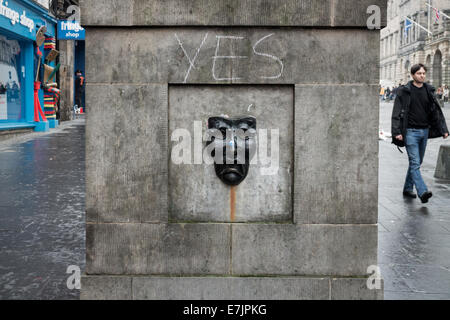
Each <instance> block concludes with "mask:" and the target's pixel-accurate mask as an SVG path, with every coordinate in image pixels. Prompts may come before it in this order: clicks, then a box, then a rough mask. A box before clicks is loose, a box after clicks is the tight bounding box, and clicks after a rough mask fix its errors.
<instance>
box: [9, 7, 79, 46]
mask: <svg viewBox="0 0 450 320" xmlns="http://www.w3.org/2000/svg"><path fill="white" fill-rule="evenodd" d="M0 1H1V0H0ZM84 37H85V30H84V29H83V27H82V26H80V23H79V22H77V21H64V20H59V21H58V39H59V40H84Z"/></svg>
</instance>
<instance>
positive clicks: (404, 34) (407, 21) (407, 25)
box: [403, 19, 412, 38]
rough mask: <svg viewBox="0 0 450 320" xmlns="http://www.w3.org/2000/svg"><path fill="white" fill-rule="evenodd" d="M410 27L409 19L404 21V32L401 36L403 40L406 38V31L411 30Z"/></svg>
mask: <svg viewBox="0 0 450 320" xmlns="http://www.w3.org/2000/svg"><path fill="white" fill-rule="evenodd" d="M411 26H412V23H411V21H409V19H405V31H404V32H403V36H404V37H405V38H407V37H408V30H409V29H410V28H411Z"/></svg>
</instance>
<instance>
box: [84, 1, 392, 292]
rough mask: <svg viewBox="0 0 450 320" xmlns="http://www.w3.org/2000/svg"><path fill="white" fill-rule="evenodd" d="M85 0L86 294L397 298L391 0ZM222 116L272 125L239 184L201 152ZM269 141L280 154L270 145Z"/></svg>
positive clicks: (266, 127) (259, 128) (259, 127)
mask: <svg viewBox="0 0 450 320" xmlns="http://www.w3.org/2000/svg"><path fill="white" fill-rule="evenodd" d="M80 3H81V9H82V11H81V12H82V18H81V19H82V25H83V26H84V27H85V29H86V77H87V78H88V79H89V82H88V83H87V85H86V101H87V104H88V105H89V112H88V113H87V119H86V270H85V274H84V275H83V277H82V280H81V281H82V283H81V298H82V299H213V300H214V299H245V300H247V299H380V298H382V297H383V287H382V281H381V279H380V277H379V276H378V275H376V274H375V270H376V265H377V239H378V225H377V219H378V114H379V112H378V108H379V102H378V88H379V80H380V79H379V73H378V70H379V50H380V48H379V45H380V30H379V29H369V28H368V27H367V21H368V18H369V17H370V14H371V13H368V9H369V7H370V6H372V8H374V7H373V5H377V6H378V8H380V9H381V11H380V12H381V26H385V25H386V21H385V16H386V1H385V0H361V1H357V2H355V1H353V0H320V1H317V0H314V1H313V0H279V1H266V0H241V1H235V0H192V1H185V0H153V1H144V0H114V1H111V0H82V1H81V2H80ZM369 12H372V14H373V12H375V15H376V12H377V10H374V11H372V10H369ZM349 102H351V103H349ZM218 115H221V117H230V118H231V117H235V116H242V115H244V116H253V117H254V118H255V119H256V128H257V131H258V137H260V134H262V132H263V130H267V131H264V132H270V133H267V134H268V136H266V137H267V139H262V138H261V139H258V148H259V149H258V156H257V158H255V159H256V161H255V162H254V163H253V162H251V163H250V167H249V171H248V175H247V177H246V178H245V180H244V181H243V182H241V184H239V185H238V186H233V187H230V186H228V185H225V184H224V183H222V181H220V180H219V179H218V177H217V176H216V172H215V166H214V165H212V164H211V163H209V164H208V163H206V162H202V160H201V158H200V162H197V161H196V157H197V156H200V157H201V155H202V150H203V140H202V137H203V133H205V132H206V127H205V123H208V119H210V117H212V116H218ZM176 132H178V133H180V132H183V137H182V140H181V141H179V140H180V139H179V138H177V137H178V136H177V135H176ZM361 132H364V135H361ZM269 134H270V135H269ZM174 135H175V136H174ZM190 137H192V138H193V144H192V140H191V139H190ZM198 137H199V138H198ZM184 139H187V140H186V145H187V148H188V151H187V153H186V154H188V155H189V156H188V157H187V159H188V161H187V162H182V163H178V162H176V161H174V156H175V157H177V156H179V153H178V151H176V150H178V149H179V148H178V147H179V143H181V142H182V141H183V142H184V141H185V140H184ZM197 139H199V140H200V141H198V140H197ZM196 140H197V142H196ZM264 140H265V142H263V141H264ZM273 141H275V143H274V142H273ZM191 146H193V152H192V154H191V153H190V151H189V150H190V148H191ZM264 146H267V147H268V150H270V152H269V151H267V152H269V153H270V155H271V156H275V158H276V159H277V160H274V162H271V159H272V157H271V158H270V161H269V162H268V163H264V162H265V161H259V160H258V159H263V158H264V157H263V156H264V155H268V153H267V152H264V151H261V150H264V149H261V148H264ZM197 147H200V148H199V149H197ZM277 148H278V149H277ZM183 150H184V149H183ZM183 155H184V151H183ZM277 155H279V158H277ZM275 158H274V159H275ZM190 161H192V162H190ZM271 164H274V166H272V165H271ZM271 168H272V169H275V170H274V171H271V170H269V172H267V170H266V169H271ZM369 276H371V277H370V278H371V279H369ZM372 280H373V281H372ZM368 283H369V285H368Z"/></svg>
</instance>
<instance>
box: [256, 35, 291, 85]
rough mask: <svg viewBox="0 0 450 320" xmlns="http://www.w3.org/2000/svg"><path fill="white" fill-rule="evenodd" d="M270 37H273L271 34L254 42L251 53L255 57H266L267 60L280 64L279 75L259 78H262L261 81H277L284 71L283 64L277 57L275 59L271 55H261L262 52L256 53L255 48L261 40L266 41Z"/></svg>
mask: <svg viewBox="0 0 450 320" xmlns="http://www.w3.org/2000/svg"><path fill="white" fill-rule="evenodd" d="M271 36H273V33H271V34H268V35H267V36H265V37H262V38H261V39H259V40H258V41H256V43H255V45H254V46H253V52H254V53H255V54H256V55H258V56H263V57H268V58H270V59H273V60H275V61H276V62H278V63H279V64H280V67H281V68H280V73H278V74H277V75H276V76H270V77H261V78H263V79H278V78H279V77H281V75H282V74H283V69H284V65H283V62H282V61H281V60H280V59H279V58H278V57H275V56H273V55H271V54H268V53H262V52H258V51H256V49H255V48H256V46H257V45H258V44H260V43H261V42H262V41H263V40H265V39H267V38H269V37H271Z"/></svg>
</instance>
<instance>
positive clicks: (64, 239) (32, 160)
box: [0, 102, 450, 299]
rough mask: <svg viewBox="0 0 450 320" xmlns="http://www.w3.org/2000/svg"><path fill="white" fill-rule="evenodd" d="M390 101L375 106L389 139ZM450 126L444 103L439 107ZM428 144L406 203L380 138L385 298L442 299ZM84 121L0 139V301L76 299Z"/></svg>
mask: <svg viewBox="0 0 450 320" xmlns="http://www.w3.org/2000/svg"><path fill="white" fill-rule="evenodd" d="M392 106H393V104H392V103H384V102H383V103H381V105H380V128H381V129H383V130H384V131H388V132H390V115H391V111H392ZM444 113H445V115H446V118H447V123H448V124H449V125H450V105H447V106H446V107H445V108H444ZM442 143H446V144H449V143H450V139H448V140H443V139H433V140H430V141H429V144H428V148H427V153H426V155H425V160H424V164H423V169H422V172H423V175H424V179H425V181H426V183H427V184H428V186H429V188H430V189H431V190H432V191H433V197H432V198H431V199H430V201H429V203H427V204H425V205H422V204H421V203H420V201H419V200H417V199H416V200H413V199H411V200H405V199H403V197H402V194H401V192H402V186H403V181H404V177H405V175H406V169H407V166H408V161H407V157H406V154H401V153H399V152H398V150H397V149H396V148H395V147H394V146H393V145H392V144H390V141H382V140H380V142H379V146H380V154H379V161H380V162H379V163H380V170H379V240H378V243H379V245H378V252H379V254H378V259H379V266H380V268H381V274H382V276H383V278H384V281H385V282H384V285H385V299H450V181H440V180H438V179H435V178H434V177H433V175H434V169H435V166H436V159H437V154H438V151H439V146H440V145H441V144H442ZM84 157H85V152H84V119H78V120H75V121H72V122H68V123H63V124H62V125H61V126H60V127H59V128H58V129H56V130H52V131H51V133H33V134H28V135H26V136H23V137H21V138H18V139H15V140H11V141H3V142H0V181H1V186H0V299H78V298H79V290H76V289H73V290H69V289H68V288H67V285H66V281H67V278H68V277H69V274H67V273H66V271H67V267H68V266H70V265H77V266H79V267H80V269H81V271H82V272H83V270H84V265H85V256H84V255H85V223H84V221H85V214H84V211H85V204H84V199H85V187H84V181H85V177H84V174H85V170H84Z"/></svg>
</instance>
